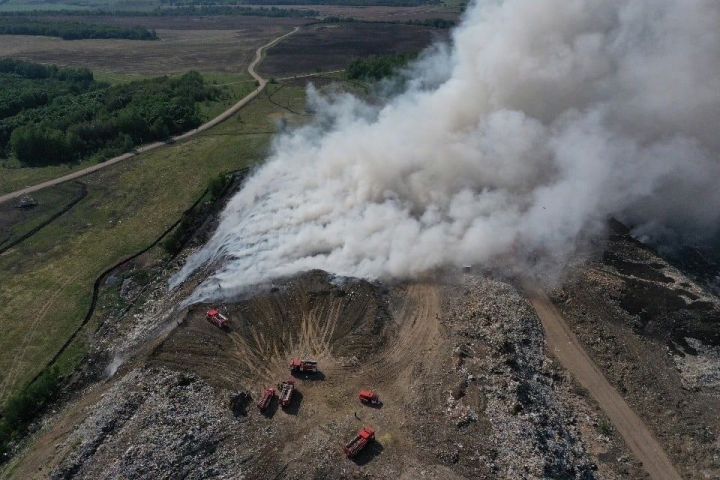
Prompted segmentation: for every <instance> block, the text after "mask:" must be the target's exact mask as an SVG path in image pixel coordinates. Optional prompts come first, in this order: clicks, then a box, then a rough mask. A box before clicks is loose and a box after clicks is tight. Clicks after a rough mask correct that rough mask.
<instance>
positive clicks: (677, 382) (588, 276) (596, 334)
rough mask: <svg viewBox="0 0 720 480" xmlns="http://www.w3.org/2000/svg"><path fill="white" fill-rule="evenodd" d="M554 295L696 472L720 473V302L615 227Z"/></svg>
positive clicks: (627, 394) (636, 405)
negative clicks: (597, 253) (598, 254)
mask: <svg viewBox="0 0 720 480" xmlns="http://www.w3.org/2000/svg"><path fill="white" fill-rule="evenodd" d="M554 301H555V303H556V304H557V305H558V307H559V308H560V310H561V312H562V314H563V316H564V317H565V319H566V320H567V321H568V323H569V324H570V326H571V328H572V330H573V332H574V333H575V335H577V337H578V338H579V339H580V341H581V343H582V345H583V346H584V348H585V350H586V351H587V352H588V353H589V354H590V356H591V357H592V358H593V360H594V362H595V363H596V364H597V365H598V366H599V367H600V369H601V370H602V372H603V374H604V375H605V376H606V378H607V379H608V380H609V381H610V383H611V384H612V385H613V386H614V387H615V388H616V389H617V390H618V391H619V392H620V393H621V395H622V396H623V397H624V398H625V399H626V400H627V401H628V403H629V404H630V406H631V407H632V408H633V410H634V411H635V412H637V413H638V414H639V415H640V417H641V418H642V419H643V420H644V422H645V424H646V425H648V426H649V427H650V429H651V430H652V431H653V433H654V434H655V436H656V437H657V438H658V439H659V440H660V443H661V444H662V445H663V446H664V448H665V450H666V452H667V453H668V455H669V456H670V459H671V460H672V461H673V462H674V463H675V465H676V466H677V467H678V468H679V470H680V474H681V476H682V477H683V478H687V479H708V478H720V461H719V460H718V459H719V458H720V444H719V443H718V441H717V439H718V438H719V437H720V420H719V418H720V417H719V416H718V413H719V412H720V301H719V300H718V298H717V297H716V296H715V295H714V294H713V293H712V292H710V291H709V290H708V289H707V288H706V287H705V286H703V285H702V284H700V283H697V282H696V281H694V280H693V279H691V278H689V277H688V276H686V275H685V274H684V273H683V272H681V271H679V270H678V269H676V268H674V267H673V266H672V265H670V264H669V263H668V262H666V261H665V260H663V259H662V258H661V257H660V256H658V255H657V254H656V253H655V252H654V251H652V250H651V249H649V248H647V247H645V246H643V245H642V244H640V243H639V242H637V241H635V240H633V239H632V238H631V237H630V236H629V234H628V232H627V230H625V229H624V227H622V226H621V225H619V224H615V225H614V230H613V232H612V234H611V236H610V240H609V243H608V245H607V248H606V251H605V254H604V256H603V258H602V259H600V260H598V261H594V262H591V263H590V264H589V265H587V264H586V265H583V266H581V267H578V268H577V269H576V270H575V272H574V274H573V275H572V276H571V279H570V280H569V281H568V282H567V283H566V285H565V286H564V287H563V288H562V289H559V290H557V291H556V292H555V294H554Z"/></svg>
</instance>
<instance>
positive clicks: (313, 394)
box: [11, 272, 642, 479]
mask: <svg viewBox="0 0 720 480" xmlns="http://www.w3.org/2000/svg"><path fill="white" fill-rule="evenodd" d="M224 308H225V309H226V311H227V313H228V315H229V316H230V318H231V319H232V326H231V328H230V329H229V330H228V331H224V330H221V329H218V328H217V327H215V326H213V325H211V324H210V323H208V322H207V321H206V320H205V319H204V312H205V309H206V306H204V305H198V306H195V307H193V308H191V309H190V310H189V311H188V312H187V314H186V315H185V316H184V317H183V318H181V323H180V325H179V326H178V327H177V328H175V329H174V330H173V331H172V332H171V333H170V334H169V335H167V336H166V337H164V338H161V339H160V341H159V342H155V343H151V344H152V345H154V347H153V348H152V349H150V350H144V351H146V352H149V353H143V354H141V357H140V358H138V359H137V360H136V361H130V362H128V363H127V364H126V366H125V367H123V368H121V370H120V371H119V372H118V373H117V374H116V375H115V377H114V378H112V379H111V380H109V381H108V382H107V383H105V384H100V385H97V386H94V387H91V388H90V389H89V390H88V391H87V392H85V394H84V395H82V396H81V397H80V398H79V399H78V400H77V401H76V402H71V403H70V404H68V405H67V406H66V407H65V408H64V409H63V411H62V412H60V413H59V414H58V415H56V416H55V417H54V418H51V419H50V420H49V426H48V427H47V429H46V432H45V433H44V434H43V435H41V436H40V437H39V439H38V441H37V442H36V449H35V450H32V451H31V452H30V453H29V454H28V455H27V456H26V459H28V460H27V461H25V462H24V463H23V462H21V463H20V465H19V466H18V467H16V469H15V470H14V472H13V475H12V476H11V477H14V478H46V477H47V476H51V477H52V478H56V479H61V478H93V479H97V478H248V479H255V478H290V479H305V478H321V479H325V478H327V479H338V478H406V479H415V478H421V477H422V478H436V479H453V478H487V479H491V478H493V479H494V478H507V479H517V478H528V479H530V478H544V477H545V478H548V477H549V478H577V479H592V478H609V479H615V478H625V475H631V476H632V477H631V478H642V471H641V470H640V469H639V468H638V466H637V464H634V463H632V462H631V461H629V460H628V459H629V457H628V455H627V452H626V450H625V449H624V447H623V445H622V443H620V442H619V441H618V439H617V438H616V437H614V436H613V435H607V434H606V433H603V432H601V431H599V429H598V428H597V425H598V424H599V423H600V422H601V421H602V417H600V416H599V415H598V413H597V412H596V411H595V409H594V407H593V405H592V404H591V403H590V402H588V400H587V398H586V397H585V396H584V394H583V392H582V391H581V390H578V389H577V388H576V387H575V386H574V384H573V383H572V381H571V380H570V379H569V377H567V376H566V375H564V373H563V372H562V371H561V370H559V369H558V368H557V367H556V366H555V365H554V363H553V362H552V361H550V360H549V359H548V358H547V357H546V356H545V345H544V337H543V333H542V328H541V326H540V322H539V321H538V319H537V317H536V316H535V314H534V312H533V310H532V308H531V306H530V305H529V304H528V303H527V301H526V300H524V299H523V298H522V297H521V296H520V295H519V294H518V292H517V291H516V290H515V289H514V288H513V287H511V286H510V285H508V284H505V283H502V282H498V281H495V280H491V279H488V278H486V277H484V276H482V275H477V274H465V275H460V276H453V277H452V278H445V279H444V280H438V278H428V279H425V280H418V281H415V282H411V283H405V284H398V285H393V286H386V285H382V284H377V283H368V282H365V281H359V280H354V279H341V278H335V277H332V276H330V275H328V274H326V273H324V272H309V273H307V274H304V275H301V276H299V277H296V278H293V279H290V280H287V281H285V282H282V283H280V284H278V285H277V286H276V287H274V288H272V289H269V290H266V291H260V292H256V293H254V294H253V295H251V296H249V297H248V298H247V299H245V300H242V301H239V302H237V303H233V304H228V305H225V306H224ZM141 351H143V350H141ZM293 356H312V357H314V358H316V359H317V360H318V361H319V362H320V370H321V373H320V374H318V375H315V376H309V377H305V376H299V377H296V378H295V380H296V381H297V385H298V394H297V395H296V396H295V400H294V403H293V404H292V405H291V407H290V408H288V409H279V408H277V405H274V406H273V407H272V408H271V409H270V411H269V412H267V413H266V414H264V415H263V414H261V413H260V412H258V411H257V409H256V408H255V406H254V403H255V402H256V401H257V400H258V399H259V397H260V394H261V391H262V389H263V388H265V387H268V386H272V385H275V384H276V383H277V382H279V381H282V380H285V379H287V378H288V376H289V372H288V368H287V362H288V360H289V359H290V358H291V357H293ZM361 388H373V389H375V390H377V391H378V392H379V394H380V396H381V400H382V401H383V404H382V406H381V408H369V407H364V406H362V405H360V403H359V402H358V400H357V393H358V390H359V389H361ZM365 425H369V426H372V427H374V428H375V429H376V432H377V441H376V442H374V443H373V444H372V445H371V446H370V447H369V448H368V449H366V450H365V451H363V452H362V453H361V454H360V456H359V457H357V458H356V459H355V460H348V459H346V458H345V457H344V455H343V454H342V452H341V446H342V444H343V443H345V442H347V441H348V440H350V439H351V438H352V437H353V436H354V434H355V433H356V432H357V430H358V429H360V428H361V427H362V426H365ZM38 466H40V468H41V470H37V468H38Z"/></svg>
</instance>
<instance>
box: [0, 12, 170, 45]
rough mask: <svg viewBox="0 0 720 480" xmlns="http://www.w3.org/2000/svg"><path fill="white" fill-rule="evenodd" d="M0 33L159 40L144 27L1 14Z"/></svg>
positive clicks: (71, 38) (79, 38)
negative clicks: (36, 18) (37, 18)
mask: <svg viewBox="0 0 720 480" xmlns="http://www.w3.org/2000/svg"><path fill="white" fill-rule="evenodd" d="M0 35H40V36H45V37H59V38H62V39H63V40H81V39H92V38H118V39H120V38H122V39H126V40H157V39H158V36H157V34H156V33H155V32H154V31H152V30H148V29H147V28H144V27H117V26H114V25H97V24H91V23H81V22H60V21H40V20H32V19H25V18H11V17H2V16H0Z"/></svg>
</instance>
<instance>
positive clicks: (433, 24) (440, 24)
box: [318, 16, 456, 28]
mask: <svg viewBox="0 0 720 480" xmlns="http://www.w3.org/2000/svg"><path fill="white" fill-rule="evenodd" d="M318 23H383V24H391V25H414V26H417V27H430V28H453V27H454V26H455V25H456V22H455V21H454V20H448V19H445V18H423V19H421V20H397V21H390V20H359V19H357V18H355V17H337V16H330V17H324V18H323V19H322V20H320V21H319V22H318Z"/></svg>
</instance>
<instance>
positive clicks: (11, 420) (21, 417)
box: [0, 368, 61, 464]
mask: <svg viewBox="0 0 720 480" xmlns="http://www.w3.org/2000/svg"><path fill="white" fill-rule="evenodd" d="M60 385H61V377H60V375H59V373H58V371H57V369H56V368H51V369H49V370H47V371H45V372H44V373H43V374H42V375H40V376H39V377H38V379H37V380H35V381H34V382H33V383H31V384H30V385H28V386H27V387H26V388H25V389H23V390H22V391H20V392H19V393H16V394H15V395H13V396H11V397H10V398H9V399H8V401H7V403H6V404H5V407H4V409H3V412H2V417H0V464H2V463H3V462H4V461H5V460H6V459H7V458H8V457H7V455H8V453H9V452H10V449H11V446H12V444H13V442H15V441H16V440H17V439H18V438H20V437H22V435H23V434H24V433H25V432H26V430H27V427H28V425H30V423H31V422H32V421H33V419H34V418H35V417H36V416H37V415H38V413H40V412H42V411H43V410H44V409H45V407H46V406H47V404H48V403H49V402H51V401H52V400H53V399H54V398H55V397H56V396H57V394H58V392H59V390H60Z"/></svg>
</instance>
